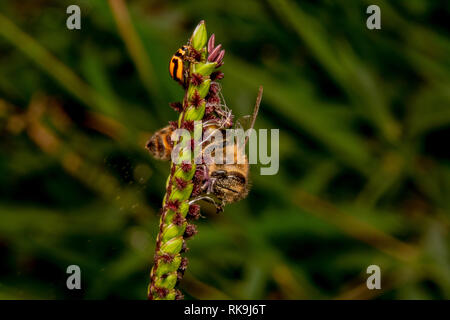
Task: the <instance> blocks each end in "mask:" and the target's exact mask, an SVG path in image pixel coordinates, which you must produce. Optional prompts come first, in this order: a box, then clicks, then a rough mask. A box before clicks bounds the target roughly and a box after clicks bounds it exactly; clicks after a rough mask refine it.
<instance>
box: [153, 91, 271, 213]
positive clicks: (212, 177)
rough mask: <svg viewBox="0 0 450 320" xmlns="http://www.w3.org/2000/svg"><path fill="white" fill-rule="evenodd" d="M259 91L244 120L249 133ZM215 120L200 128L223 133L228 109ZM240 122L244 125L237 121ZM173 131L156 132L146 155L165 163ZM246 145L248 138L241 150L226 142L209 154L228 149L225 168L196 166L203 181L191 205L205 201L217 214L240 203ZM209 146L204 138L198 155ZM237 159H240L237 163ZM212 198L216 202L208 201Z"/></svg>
mask: <svg viewBox="0 0 450 320" xmlns="http://www.w3.org/2000/svg"><path fill="white" fill-rule="evenodd" d="M262 92H263V90H262V87H260V88H259V92H258V97H257V99H256V103H255V108H254V111H253V115H252V116H246V117H245V121H247V122H249V123H248V129H252V128H253V126H254V124H255V120H256V116H257V114H258V111H259V105H260V103H261V98H262ZM218 114H219V117H218V118H217V119H214V120H209V121H205V122H204V123H203V127H204V128H207V129H208V130H209V132H211V131H212V132H214V131H216V130H225V129H226V128H227V127H228V128H229V126H230V121H231V120H230V118H231V117H232V114H231V111H230V110H229V109H228V108H226V107H225V108H222V109H220V111H219V112H218ZM241 122H244V121H241ZM174 130H175V129H174V128H173V127H171V126H167V127H165V128H163V129H161V130H159V131H157V132H156V133H155V134H154V135H153V136H152V137H151V138H150V140H149V141H148V143H147V146H146V147H147V149H148V150H149V151H150V153H151V154H152V155H153V157H155V158H156V159H159V160H169V159H170V158H171V153H172V150H173V143H172V141H171V139H170V136H171V134H172V133H173V131H174ZM247 142H248V136H247V137H246V139H245V143H244V148H242V147H240V146H238V145H237V144H235V143H234V141H232V142H230V141H227V140H226V139H225V140H224V141H221V142H220V145H219V147H216V149H215V150H214V151H213V152H212V154H211V155H212V156H213V157H214V156H215V154H217V153H218V154H219V155H220V156H222V155H223V157H225V155H226V154H227V149H228V148H234V150H233V155H234V160H235V161H234V162H233V163H231V164H229V163H226V161H221V163H215V162H210V161H208V162H207V163H205V164H200V165H198V166H197V167H198V170H200V173H201V175H202V177H203V184H202V188H201V190H202V194H201V195H200V196H199V197H197V198H195V199H193V200H191V202H195V201H198V200H206V201H209V202H212V203H213V204H215V205H216V208H217V210H218V211H222V210H223V206H224V205H226V204H228V203H234V202H237V201H239V200H242V199H244V198H245V197H246V196H247V195H248V192H249V189H250V184H249V162H248V158H247V155H246V154H245V145H246V144H247ZM211 145H212V143H211V141H210V140H209V139H208V137H207V138H206V139H205V140H204V141H202V153H203V152H205V150H206V149H207V148H208V146H211ZM237 159H240V161H239V162H238V161H237ZM211 196H214V197H215V198H216V199H217V200H218V202H216V201H215V200H214V199H212V198H211Z"/></svg>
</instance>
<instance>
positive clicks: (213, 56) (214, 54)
mask: <svg viewBox="0 0 450 320" xmlns="http://www.w3.org/2000/svg"><path fill="white" fill-rule="evenodd" d="M220 49H222V45H221V44H219V45H218V46H217V47H215V48H214V50H213V51H212V52H210V53H209V57H208V61H209V62H213V61H215V59H216V58H217V56H218V55H219V53H220Z"/></svg>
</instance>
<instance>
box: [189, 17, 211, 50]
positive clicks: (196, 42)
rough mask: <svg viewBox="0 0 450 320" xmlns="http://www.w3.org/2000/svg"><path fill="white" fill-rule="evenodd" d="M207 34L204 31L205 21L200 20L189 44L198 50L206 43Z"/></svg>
mask: <svg viewBox="0 0 450 320" xmlns="http://www.w3.org/2000/svg"><path fill="white" fill-rule="evenodd" d="M207 39H208V35H207V33H206V26H205V21H203V20H202V21H200V23H199V24H198V25H197V27H196V28H195V30H194V33H193V34H192V38H191V45H192V47H193V48H194V49H195V50H200V49H202V48H203V47H204V46H205V45H206V40H207Z"/></svg>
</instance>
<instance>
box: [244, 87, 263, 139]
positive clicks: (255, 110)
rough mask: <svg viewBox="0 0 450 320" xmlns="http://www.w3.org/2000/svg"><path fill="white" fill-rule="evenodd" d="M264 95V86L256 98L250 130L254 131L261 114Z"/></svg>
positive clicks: (260, 88)
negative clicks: (257, 118)
mask: <svg viewBox="0 0 450 320" xmlns="http://www.w3.org/2000/svg"><path fill="white" fill-rule="evenodd" d="M262 94H263V86H259V91H258V96H257V97H256V102H255V108H254V109H253V116H252V123H251V125H250V129H253V126H254V125H255V122H256V116H257V115H258V112H259V105H260V104H261V99H262ZM248 138H249V136H248V135H247V137H245V143H244V147H245V146H246V145H247V141H248Z"/></svg>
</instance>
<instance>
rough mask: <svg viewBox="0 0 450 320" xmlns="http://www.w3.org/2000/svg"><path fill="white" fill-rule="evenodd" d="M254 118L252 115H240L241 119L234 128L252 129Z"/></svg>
mask: <svg viewBox="0 0 450 320" xmlns="http://www.w3.org/2000/svg"><path fill="white" fill-rule="evenodd" d="M252 119H253V117H252V116H251V115H246V116H243V117H240V118H239V119H237V120H236V123H235V125H234V128H235V129H243V130H244V131H246V130H248V129H251V125H252Z"/></svg>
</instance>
